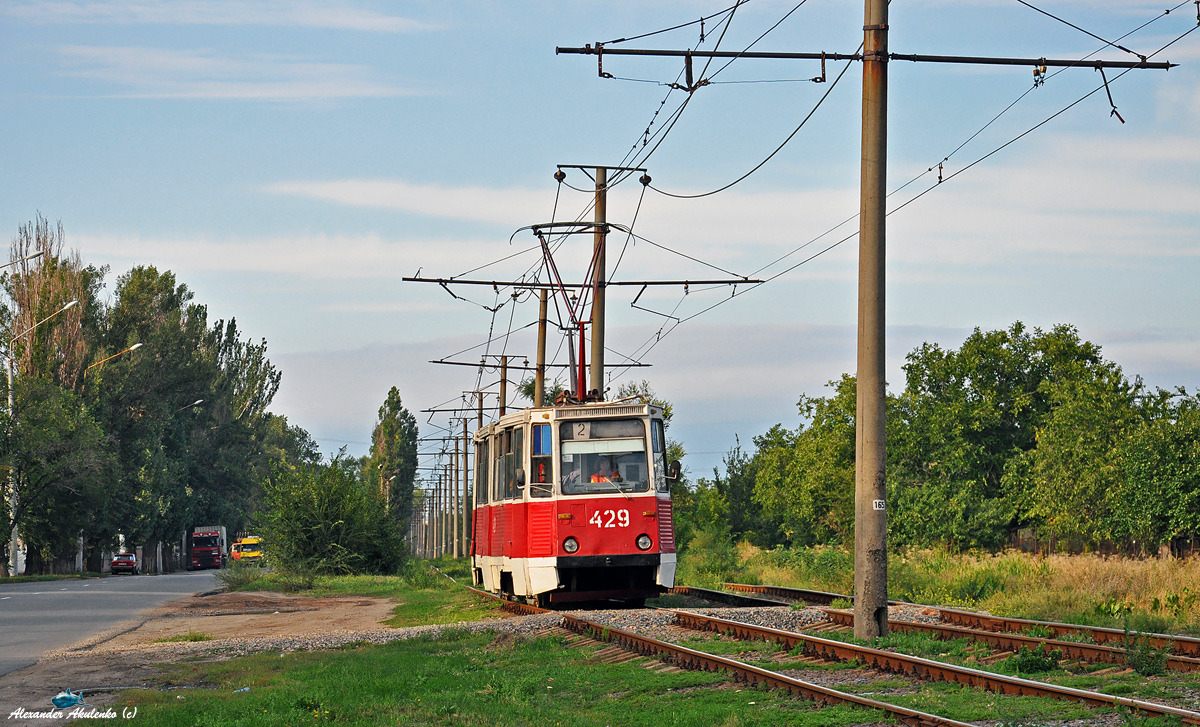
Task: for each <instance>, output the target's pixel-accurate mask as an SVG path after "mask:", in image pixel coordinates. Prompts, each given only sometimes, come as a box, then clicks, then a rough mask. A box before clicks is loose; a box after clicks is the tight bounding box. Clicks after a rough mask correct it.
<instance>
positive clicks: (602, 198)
mask: <svg viewBox="0 0 1200 727" xmlns="http://www.w3.org/2000/svg"><path fill="white" fill-rule="evenodd" d="M607 217H608V169H607V168H605V167H596V234H595V249H594V251H593V253H592V254H593V256H594V257H595V259H596V269H595V270H594V271H593V272H592V361H591V379H592V388H593V389H595V390H596V391H598V392H599V396H600V399H601V400H603V399H604V285H605V280H604V275H605V271H604V253H605V249H604V248H605V238H606V237H607V233H606V232H605V226H606V225H607Z"/></svg>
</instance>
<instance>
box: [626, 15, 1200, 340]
mask: <svg viewBox="0 0 1200 727" xmlns="http://www.w3.org/2000/svg"><path fill="white" fill-rule="evenodd" d="M1183 4H1187V3H1181V5H1183ZM1177 7H1178V6H1177ZM1168 12H1169V11H1168ZM1165 14H1166V13H1164V15H1165ZM1159 17H1162V16H1159ZM1155 19H1157V18H1155ZM1151 22H1153V21H1151ZM1148 24H1149V23H1146V24H1144V25H1142V26H1140V27H1145V25H1148ZM1197 29H1200V23H1198V24H1197V25H1196V26H1193V27H1192V28H1190V29H1189V30H1187V31H1186V32H1184V33H1182V34H1181V35H1179V36H1178V37H1176V38H1175V39H1174V40H1171V41H1170V42H1168V43H1166V44H1165V45H1163V46H1162V47H1161V48H1159V49H1157V50H1156V51H1154V52H1153V53H1151V54H1149V55H1147V56H1146V58H1147V59H1149V58H1153V57H1155V56H1157V55H1158V54H1159V53H1162V52H1163V51H1164V50H1166V49H1167V48H1169V47H1171V46H1172V45H1174V44H1176V43H1178V42H1179V41H1181V40H1183V39H1184V38H1186V37H1187V36H1188V35H1191V34H1192V33H1193V32H1195V31H1196V30H1197ZM1132 70H1135V69H1132V68H1130V69H1126V70H1124V71H1122V72H1121V73H1120V74H1118V75H1117V76H1116V77H1114V78H1113V79H1112V80H1110V81H1108V83H1109V84H1113V83H1116V82H1117V81H1118V80H1120V79H1121V78H1123V77H1124V76H1125V75H1126V74H1127V73H1129V72H1130V71H1132ZM1104 87H1105V86H1104V84H1101V85H1099V86H1097V87H1096V88H1094V89H1092V90H1091V91H1089V92H1087V93H1085V94H1084V95H1083V96H1081V97H1079V98H1078V99H1076V100H1074V101H1072V102H1071V103H1069V104H1067V105H1066V106H1065V107H1063V108H1061V109H1059V110H1058V111H1056V112H1054V113H1053V114H1051V115H1050V116H1048V117H1046V118H1045V119H1043V120H1042V121H1040V122H1038V123H1037V124H1034V125H1033V126H1032V127H1030V128H1028V129H1026V130H1025V131H1023V132H1021V133H1020V134H1017V135H1016V136H1015V137H1013V138H1011V139H1009V140H1008V141H1006V142H1004V143H1003V144H1000V145H999V146H997V147H995V148H994V149H992V150H991V151H989V152H987V153H986V154H983V155H982V156H980V157H979V158H977V159H975V160H974V161H972V162H971V163H970V164H968V165H966V166H964V167H963V168H962V169H960V170H957V171H955V172H954V173H952V174H951V175H950V176H948V177H945V178H944V179H942V180H940V181H939V182H938V183H936V184H934V185H932V186H930V187H928V188H926V189H925V190H923V191H921V192H920V193H918V194H916V195H915V196H913V197H912V198H910V199H908V200H906V201H905V202H903V203H901V204H899V205H897V206H896V207H894V208H892V209H891V210H889V211H888V212H887V213H886V214H887V216H889V217H890V216H891V215H893V214H895V213H897V212H899V211H900V210H902V209H905V208H906V207H908V206H909V205H911V204H912V203H914V202H916V201H917V200H918V199H921V198H922V197H924V196H925V195H927V194H928V193H929V192H931V191H933V190H934V189H937V188H939V187H940V186H941V185H942V184H943V183H944V182H948V181H950V180H951V179H954V178H956V177H958V176H959V175H960V174H962V173H964V172H966V171H967V170H969V169H971V168H973V167H975V166H976V165H978V164H980V163H982V162H984V161H986V160H987V159H989V158H991V157H992V156H995V155H996V154H998V153H999V152H1001V151H1003V150H1004V149H1006V148H1008V147H1009V146H1011V145H1012V144H1014V143H1016V142H1017V141H1020V140H1021V139H1023V138H1025V137H1026V136H1028V135H1029V134H1031V133H1033V132H1034V131H1036V130H1038V129H1040V128H1042V127H1043V126H1045V125H1046V124H1048V123H1050V122H1051V121H1053V120H1054V119H1056V118H1058V117H1059V116H1061V115H1062V114H1064V113H1066V112H1067V111H1069V110H1070V109H1072V108H1074V107H1075V106H1077V105H1079V104H1080V103H1082V102H1083V101H1085V100H1086V99H1088V98H1090V97H1091V96H1094V95H1095V94H1097V93H1099V92H1100V91H1102V90H1104ZM960 148H961V147H960ZM897 191H898V190H897ZM889 196H890V195H889ZM855 217H857V215H855V216H854V217H851V218H849V219H848V220H846V221H844V222H842V223H839V224H838V225H836V226H834V227H833V228H831V229H830V230H829V231H826V232H825V233H822V234H821V235H820V236H818V237H817V238H814V239H813V240H810V241H809V242H807V243H805V245H803V246H801V247H806V246H808V245H811V244H812V243H813V242H815V241H816V240H819V239H820V238H821V237H824V236H825V235H827V234H829V232H830V231H832V230H834V229H837V228H838V227H841V226H842V225H844V224H846V222H848V221H850V220H853V219H854V218H855ZM857 236H858V231H857V230H855V231H854V232H852V233H850V234H849V235H846V236H845V237H842V238H841V239H839V240H837V241H835V242H833V243H831V244H829V245H828V246H826V247H824V248H822V249H821V250H819V251H817V252H815V253H813V254H812V255H810V256H809V257H807V258H805V259H804V260H801V261H799V262H797V263H795V264H794V265H792V266H790V267H788V268H786V269H785V270H782V271H779V272H777V273H775V274H773V275H771V276H770V277H768V278H767V279H766V280H764V281H762V282H761V283H756V284H749V285H748V286H747V287H746V288H744V289H742V290H737V291H734V292H733V294H731V295H730V296H728V297H725V298H722V299H721V300H719V301H717V302H715V303H713V304H712V305H710V306H708V307H706V308H703V309H701V310H700V311H697V312H696V313H693V314H691V315H689V316H687V317H684V318H681V319H680V320H679V321H678V322H677V323H675V324H674V325H672V326H670V327H669V328H667V327H666V326H665V325H664V326H663V327H661V328H660V329H659V331H658V332H657V333H656V335H654V336H651V338H650V339H648V340H652V341H653V342H652V343H650V345H649V347H648V348H645V350H642V347H639V348H638V349H637V350H635V353H634V355H635V356H637V357H638V358H644V357H645V355H646V354H647V353H649V352H650V350H652V349H653V348H654V347H655V346H657V345H658V344H659V343H660V342H661V341H662V339H663V338H666V337H667V336H668V335H670V333H672V332H673V331H674V330H675V329H676V328H678V327H679V326H680V325H682V324H683V323H686V322H688V321H690V320H693V319H695V318H697V317H698V316H700V315H703V314H705V313H707V312H709V311H711V310H713V309H714V308H717V307H718V306H721V305H724V304H725V303H728V302H729V301H730V300H733V299H734V298H737V297H740V296H742V295H745V294H746V293H749V292H750V291H752V290H756V289H758V288H759V287H761V286H763V285H766V284H767V283H769V282H772V281H774V280H777V279H778V278H780V277H782V276H783V275H786V274H787V273H789V272H792V271H793V270H796V269H797V268H799V267H801V266H802V265H805V264H807V263H809V262H811V261H813V260H815V259H817V258H818V257H821V256H822V255H824V254H825V253H827V252H829V251H830V250H833V249H834V248H836V247H838V246H840V245H841V244H843V243H845V242H847V241H849V240H852V239H854V238H855V237H857ZM763 269H765V268H760V269H759V270H757V271H755V273H753V274H754V275H757V274H758V273H760V272H762V270H763ZM677 307H678V306H677Z"/></svg>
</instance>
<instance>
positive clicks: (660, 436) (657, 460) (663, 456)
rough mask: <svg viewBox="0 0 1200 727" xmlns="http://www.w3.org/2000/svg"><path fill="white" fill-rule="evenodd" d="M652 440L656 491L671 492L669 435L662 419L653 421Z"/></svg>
mask: <svg viewBox="0 0 1200 727" xmlns="http://www.w3.org/2000/svg"><path fill="white" fill-rule="evenodd" d="M650 438H651V439H652V440H653V442H652V443H651V445H652V446H651V449H652V450H653V452H654V489H656V490H658V491H659V492H670V490H671V483H669V482H667V433H666V431H665V430H664V429H663V423H662V420H661V419H654V420H651V422H650Z"/></svg>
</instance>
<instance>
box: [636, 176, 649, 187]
mask: <svg viewBox="0 0 1200 727" xmlns="http://www.w3.org/2000/svg"><path fill="white" fill-rule="evenodd" d="M638 181H639V182H641V183H642V186H643V187H649V186H650V182H651V181H652V180H651V179H650V175H649V174H643V175H642V176H640V177H638Z"/></svg>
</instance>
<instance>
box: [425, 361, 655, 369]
mask: <svg viewBox="0 0 1200 727" xmlns="http://www.w3.org/2000/svg"><path fill="white" fill-rule="evenodd" d="M429 363H431V364H442V365H445V366H470V367H473V368H478V366H479V363H478V362H471V361H430V362H429ZM652 365H653V364H648V363H641V362H640V361H631V362H627V363H615V364H606V366H607V368H610V369H624V368H649V367H650V366H652ZM545 366H546V368H548V369H549V368H555V369H569V368H571V364H566V363H548V364H545ZM488 368H495V366H493V365H492V364H488ZM508 370H509V371H537V367H536V366H516V365H514V364H509V365H508Z"/></svg>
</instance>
